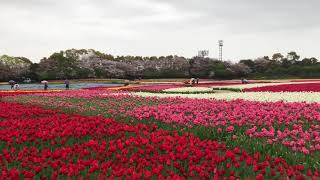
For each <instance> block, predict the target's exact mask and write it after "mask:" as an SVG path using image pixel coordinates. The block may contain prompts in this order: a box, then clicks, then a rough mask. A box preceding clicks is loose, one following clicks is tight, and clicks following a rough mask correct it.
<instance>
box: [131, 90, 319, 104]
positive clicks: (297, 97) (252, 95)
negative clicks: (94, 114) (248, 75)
mask: <svg viewBox="0 0 320 180" xmlns="http://www.w3.org/2000/svg"><path fill="white" fill-rule="evenodd" d="M132 95H136V96H142V97H159V98H168V97H183V98H193V99H219V100H237V99H243V100H248V101H259V102H260V101H261V102H264V101H266V102H277V101H284V102H308V103H318V102H320V92H220V93H150V92H133V93H132Z"/></svg>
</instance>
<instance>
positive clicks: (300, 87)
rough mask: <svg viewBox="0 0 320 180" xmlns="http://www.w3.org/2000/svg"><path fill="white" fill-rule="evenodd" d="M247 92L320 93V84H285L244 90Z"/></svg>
mask: <svg viewBox="0 0 320 180" xmlns="http://www.w3.org/2000/svg"><path fill="white" fill-rule="evenodd" d="M244 91H245V92H320V83H315V82H314V83H303V84H283V85H273V86H264V87H256V88H248V89H244Z"/></svg>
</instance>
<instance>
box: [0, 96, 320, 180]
mask: <svg viewBox="0 0 320 180" xmlns="http://www.w3.org/2000/svg"><path fill="white" fill-rule="evenodd" d="M10 107H14V109H13V108H10ZM0 110H1V111H3V110H6V111H8V112H9V114H14V113H13V112H18V113H19V114H20V116H4V115H3V114H1V118H2V122H3V123H1V124H0V133H1V136H0V138H1V141H0V169H1V172H0V173H1V178H0V179H18V178H27V179H32V178H36V179H37V178H38V179H40V178H42V179H49V178H51V179H65V178H67V177H70V178H71V177H73V178H77V179H89V178H92V179H94V178H99V179H106V178H108V179H109V178H120V177H123V178H125V177H127V178H129V177H130V178H129V179H141V178H145V179H153V178H159V179H164V178H169V179H188V178H192V179H193V178H197V179H198V178H200V179H227V178H228V179H240V178H245V179H251V178H253V179H271V178H277V179H280V178H297V179H306V178H310V179H317V178H319V177H320V174H319V171H318V170H310V169H306V168H305V167H304V166H303V165H290V164H288V163H287V162H286V161H285V160H283V159H282V158H280V157H271V156H261V154H260V153H259V152H256V153H255V154H253V155H250V154H248V153H247V152H246V151H244V150H242V149H241V148H239V147H236V148H234V149H228V148H227V147H226V146H225V145H224V144H221V143H218V142H216V141H212V140H200V139H199V138H197V137H195V136H193V135H192V134H187V133H186V134H178V133H176V132H170V131H165V130H162V129H160V128H158V127H157V126H156V125H144V124H136V125H126V124H122V123H119V122H117V121H114V120H112V119H106V118H103V117H101V116H96V117H84V116H80V115H76V114H71V115H68V114H63V113H61V112H60V111H56V112H54V111H49V112H46V111H47V110H41V109H39V108H38V107H31V106H28V107H27V106H23V105H19V104H14V103H5V102H0ZM11 111H12V112H11ZM53 112H54V113H55V115H53V114H52V113H53ZM30 113H31V114H33V115H34V116H33V117H29V115H30ZM24 117H28V118H24Z"/></svg>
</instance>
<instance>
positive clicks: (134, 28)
mask: <svg viewBox="0 0 320 180" xmlns="http://www.w3.org/2000/svg"><path fill="white" fill-rule="evenodd" d="M319 6H320V1H318V0H308V1H302V0H65V1H57V0H1V1H0V22H1V24H0V39H1V41H0V54H4V53H6V54H13V55H21V56H22V55H23V56H29V57H31V58H32V59H33V60H35V61H38V59H39V58H42V57H43V56H47V55H49V54H48V52H53V51H55V50H59V48H97V49H98V50H105V49H109V50H110V51H111V52H110V53H112V52H115V53H118V54H136V55H167V54H179V55H184V56H192V55H194V54H195V53H196V51H197V50H198V48H205V49H207V48H210V50H211V51H212V53H211V54H212V55H213V56H215V55H216V54H217V53H216V49H215V48H216V41H217V40H218V39H220V38H223V39H225V40H226V43H227V45H228V46H226V49H225V51H226V58H228V59H240V58H245V57H254V56H259V55H268V54H266V53H272V52H273V51H282V52H285V51H287V50H288V49H291V50H295V49H297V50H300V51H301V54H302V55H305V56H317V54H316V53H317V50H316V48H315V47H318V46H319V44H317V42H319V41H320V39H319V37H318V36H316V34H318V33H319V31H320V23H319V22H318V17H319V16H320V11H318V10H317V8H318V7H319ZM244 41H247V43H248V44H246V43H243V42H244ZM240 42H241V43H240ZM289 42H290V43H289ZM25 44H28V46H25ZM268 44H270V45H268ZM245 45H252V46H254V47H260V48H256V49H250V50H243V49H242V50H241V49H240V48H239V46H245ZM275 45H276V47H275Z"/></svg>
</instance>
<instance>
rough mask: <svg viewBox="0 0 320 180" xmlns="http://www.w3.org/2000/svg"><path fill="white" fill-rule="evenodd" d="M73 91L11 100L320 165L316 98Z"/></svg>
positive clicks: (292, 162)
mask: <svg viewBox="0 0 320 180" xmlns="http://www.w3.org/2000/svg"><path fill="white" fill-rule="evenodd" d="M71 92H74V93H71ZM71 92H69V95H68V96H61V93H51V94H38V95H37V96H34V97H30V96H22V97H11V99H14V100H15V101H21V102H24V103H27V104H37V105H42V106H45V107H51V108H52V107H54V108H58V109H61V110H64V111H66V112H68V113H70V112H77V113H82V114H84V115H103V116H106V117H115V118H117V120H119V121H121V122H125V123H128V122H129V123H132V122H138V123H150V122H153V123H155V124H157V125H158V126H160V127H162V128H163V129H170V128H169V127H171V126H176V127H177V128H176V129H175V130H177V131H180V130H182V131H183V132H189V133H192V134H194V135H196V136H197V137H200V138H201V139H212V140H218V141H219V142H224V143H226V145H227V146H228V147H230V148H235V147H237V146H239V147H241V148H242V149H245V150H246V151H247V152H249V153H251V154H253V153H255V152H257V151H258V152H260V153H262V154H274V155H276V156H278V157H283V158H284V159H285V160H286V161H287V162H290V164H299V163H301V164H304V165H305V166H306V167H310V168H313V169H319V167H320V164H319V161H318V160H319V159H320V153H319V152H320V149H319V148H320V147H319V145H320V136H319V129H320V123H319V122H320V112H319V109H320V105H319V104H317V103H313V104H310V103H284V102H277V103H267V102H266V103H259V102H250V101H242V100H236V101H218V100H206V99H201V100H197V99H184V98H155V97H147V98H143V97H137V96H130V95H129V94H119V95H114V93H110V94H109V95H105V96H84V95H82V94H81V93H80V91H71ZM85 92H86V93H87V91H85ZM86 93H85V94H86ZM96 94H98V92H96ZM43 96H45V97H43ZM59 96H61V97H59ZM71 97H73V98H71ZM129 117H131V118H129ZM127 118H129V120H128V119H127ZM132 118H133V119H132ZM126 120H127V121H126Z"/></svg>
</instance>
